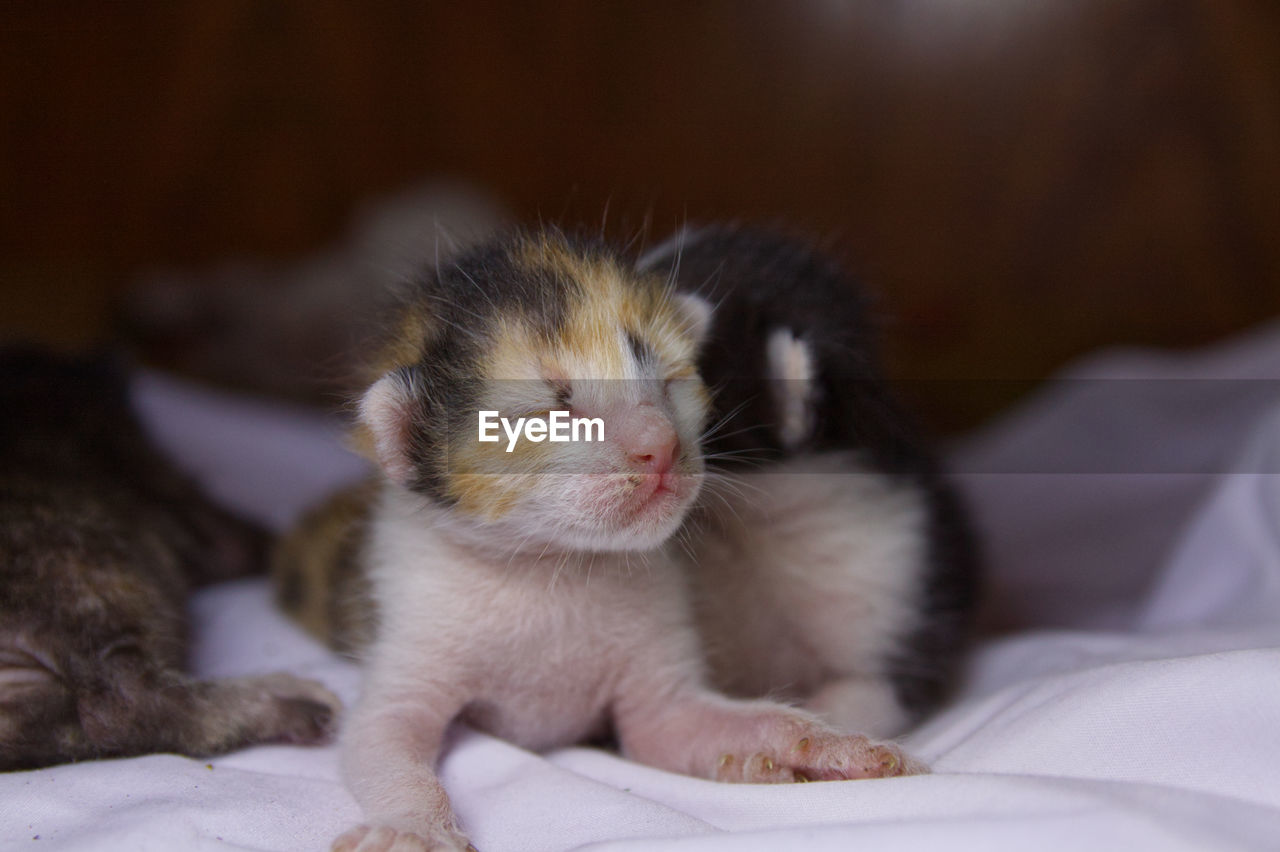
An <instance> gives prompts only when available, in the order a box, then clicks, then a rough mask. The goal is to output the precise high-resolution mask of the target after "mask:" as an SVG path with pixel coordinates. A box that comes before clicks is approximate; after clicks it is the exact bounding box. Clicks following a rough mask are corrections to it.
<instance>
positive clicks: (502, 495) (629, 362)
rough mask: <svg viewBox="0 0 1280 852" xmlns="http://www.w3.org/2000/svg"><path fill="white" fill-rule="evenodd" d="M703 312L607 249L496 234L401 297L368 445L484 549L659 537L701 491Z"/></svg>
mask: <svg viewBox="0 0 1280 852" xmlns="http://www.w3.org/2000/svg"><path fill="white" fill-rule="evenodd" d="M709 315H710V309H709V308H708V306H707V305H706V303H705V302H702V301H701V300H698V299H696V298H694V297H690V296H686V295H680V294H677V293H675V292H673V290H672V289H671V288H670V287H669V286H668V284H667V282H665V281H664V280H662V279H661V278H657V277H645V276H638V275H636V273H634V272H633V271H631V269H630V267H629V266H628V265H626V264H625V263H624V262H623V261H621V260H620V259H619V258H617V257H616V256H615V255H613V254H612V253H610V252H609V251H608V250H607V249H605V248H604V247H602V246H599V245H591V244H582V243H576V242H573V241H571V240H569V239H567V238H565V237H564V236H562V235H560V234H558V233H554V232H551V233H540V234H536V235H527V234H520V235H516V236H514V237H508V238H504V239H502V240H499V241H495V242H494V243H491V244H489V245H487V246H482V247H480V248H479V249H477V250H475V251H473V252H471V253H469V254H467V255H465V256H463V257H461V258H459V260H458V262H457V263H456V264H455V265H454V266H452V267H450V268H447V269H441V270H440V271H439V273H438V274H437V275H436V276H434V277H433V278H432V279H431V280H429V281H427V282H424V283H423V285H422V286H421V287H420V288H419V289H418V290H417V291H416V293H415V294H414V296H413V298H412V300H411V302H410V303H409V304H408V305H407V306H406V309H405V311H404V313H403V314H402V317H401V319H400V326H399V330H398V331H397V333H396V335H395V339H394V340H393V341H392V346H391V347H390V348H389V350H388V352H389V354H388V355H387V356H386V358H385V361H384V364H383V368H382V370H381V371H380V372H381V377H380V378H378V379H377V380H376V381H375V382H374V383H373V385H372V386H371V387H370V388H369V390H368V391H367V392H366V393H365V395H364V397H363V398H362V400H361V402H360V421H361V425H362V428H363V430H364V431H365V437H366V439H367V441H366V444H367V445H368V446H369V447H370V448H371V450H372V455H373V457H374V458H375V459H376V460H377V462H378V464H379V465H380V467H381V468H382V470H383V471H384V472H385V474H386V475H387V476H388V477H389V478H390V479H391V480H392V481H394V482H396V483H398V484H399V485H401V486H403V487H405V488H408V489H410V490H411V491H414V492H417V493H419V494H421V495H424V496H425V497H427V498H429V499H431V500H432V501H433V502H434V503H436V504H437V505H439V506H443V507H446V508H447V509H448V513H449V517H450V520H451V521H452V522H456V523H457V524H458V525H459V526H461V527H463V528H466V529H469V530H471V531H472V532H475V533H477V534H479V535H481V536H483V537H487V538H489V539H490V542H491V543H492V544H494V545H498V546H508V547H512V548H515V547H521V546H524V547H537V548H539V549H542V548H546V547H551V548H552V549H556V550H563V549H590V550H628V549H647V548H651V547H655V546H657V545H659V544H660V543H662V542H663V541H665V540H666V539H667V538H668V537H669V536H670V535H671V534H672V533H673V532H675V530H676V529H677V528H678V527H679V525H680V523H681V521H682V520H683V518H684V516H685V514H686V512H687V511H688V508H689V506H690V504H691V503H692V501H693V499H694V497H695V495H696V494H697V492H698V489H699V488H700V486H701V483H702V476H703V461H702V454H701V448H700V446H699V437H700V435H701V432H702V429H703V426H704V425H705V420H706V416H707V412H708V408H709V398H708V395H707V392H706V389H705V387H704V386H703V384H702V381H701V379H700V378H699V377H698V374H697V371H696V368H695V358H696V356H697V350H698V346H699V344H700V342H701V340H702V337H703V335H704V334H705V332H706V329H707V326H708V321H709ZM553 412H564V413H563V414H553ZM504 418H505V421H506V425H505V426H504V425H503V419H504ZM520 418H524V420H523V421H521V419H520ZM531 423H532V424H534V425H529V424H531ZM537 423H546V424H547V426H548V427H549V430H550V431H554V432H555V433H556V434H557V436H559V435H563V436H566V437H568V438H569V440H565V441H554V440H551V439H550V437H551V436H550V435H548V434H546V433H544V432H543V431H542V427H541V426H539V425H537ZM522 424H523V425H522ZM517 429H519V433H518V435H513V432H514V431H515V430H517ZM575 430H576V431H575ZM482 432H484V437H486V438H489V439H490V440H482ZM543 435H546V437H543ZM540 437H541V438H542V439H541V440H539V438H540ZM494 539H499V540H494ZM502 539H505V540H502ZM535 552H536V551H535Z"/></svg>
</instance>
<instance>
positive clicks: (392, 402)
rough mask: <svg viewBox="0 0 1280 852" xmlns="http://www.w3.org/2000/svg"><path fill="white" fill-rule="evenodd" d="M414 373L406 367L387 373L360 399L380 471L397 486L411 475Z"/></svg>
mask: <svg viewBox="0 0 1280 852" xmlns="http://www.w3.org/2000/svg"><path fill="white" fill-rule="evenodd" d="M414 400H415V394H414V387H413V374H412V372H410V370H409V369H408V368H403V369H399V370H394V371H392V372H390V373H387V374H386V375H385V376H383V377H382V378H380V379H378V381H376V382H374V383H373V386H372V387H370V388H369V389H368V390H367V391H365V393H364V396H363V397H361V398H360V407H359V412H360V414H359V417H360V423H361V424H362V425H363V426H364V427H365V428H366V429H368V430H369V434H370V436H371V437H372V438H373V454H374V457H375V459H376V460H377V462H378V464H379V465H380V466H381V467H382V470H383V471H384V472H385V473H386V474H387V476H389V477H390V478H391V479H392V480H394V481H395V482H397V483H399V484H400V485H407V484H408V483H409V481H410V480H411V479H412V478H413V461H412V459H411V457H410V442H411V441H412V438H413V406H414Z"/></svg>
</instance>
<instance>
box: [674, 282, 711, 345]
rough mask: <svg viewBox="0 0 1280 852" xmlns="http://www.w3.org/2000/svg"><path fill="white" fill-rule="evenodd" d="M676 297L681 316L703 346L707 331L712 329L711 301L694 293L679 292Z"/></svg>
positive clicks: (695, 338)
mask: <svg viewBox="0 0 1280 852" xmlns="http://www.w3.org/2000/svg"><path fill="white" fill-rule="evenodd" d="M675 298H676V307H677V308H678V309H679V311H680V316H681V317H682V318H683V319H684V321H685V324H686V327H687V328H688V329H689V330H690V332H691V333H692V334H693V337H694V340H696V341H697V343H698V345H699V346H701V345H702V343H703V341H705V340H706V339H707V333H708V332H709V331H711V319H712V316H711V312H712V308H711V303H710V302H708V301H707V300H706V299H704V298H702V297H701V296H695V295H693V294H692V293H677V294H676V297H675Z"/></svg>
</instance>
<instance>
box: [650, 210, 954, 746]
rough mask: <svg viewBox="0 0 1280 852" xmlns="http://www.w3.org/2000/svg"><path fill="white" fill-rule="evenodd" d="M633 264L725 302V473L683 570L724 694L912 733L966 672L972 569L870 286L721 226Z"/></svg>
mask: <svg viewBox="0 0 1280 852" xmlns="http://www.w3.org/2000/svg"><path fill="white" fill-rule="evenodd" d="M637 269H638V270H639V271H641V272H642V273H646V274H652V273H655V272H656V273H658V274H660V275H663V276H664V277H666V278H668V279H669V280H671V281H674V282H675V283H676V285H677V287H678V289H679V290H681V291H682V292H687V293H696V294H697V295H698V296H700V297H702V298H705V299H706V300H707V301H709V302H710V303H712V304H713V305H715V310H714V318H713V321H712V326H711V330H710V332H709V334H708V336H707V340H706V341H705V343H704V344H703V347H702V353H701V356H700V357H699V360H698V366H699V371H700V372H701V374H702V377H703V379H704V380H705V381H706V382H707V383H708V385H709V386H710V387H711V388H712V389H713V392H714V394H713V395H714V399H715V405H714V409H715V410H714V412H713V417H714V418H716V420H717V422H718V425H717V428H716V429H715V430H714V431H713V433H712V434H711V435H709V436H708V437H707V438H706V440H705V448H706V451H707V457H708V460H709V463H710V465H711V467H712V470H713V471H714V472H715V475H713V476H711V477H709V480H708V494H707V496H706V497H704V499H703V500H702V501H701V506H700V508H699V509H698V510H697V511H696V512H695V514H694V516H693V518H692V523H693V526H694V528H695V529H696V532H695V533H693V534H691V535H689V536H688V540H689V545H690V546H689V548H688V556H689V558H688V561H687V566H688V573H689V576H690V578H691V579H692V581H693V587H694V590H695V592H694V594H695V611H696V612H697V614H698V620H699V626H700V629H701V633H702V636H703V639H704V643H705V647H706V651H707V655H708V660H709V663H710V666H711V671H712V673H713V682H714V683H715V685H716V686H718V687H719V688H721V689H723V690H724V691H726V692H728V693H730V694H733V695H743V696H759V695H772V696H776V697H783V698H787V699H789V700H795V701H799V702H802V703H803V705H804V706H805V707H807V708H808V709H810V710H812V711H814V712H816V713H819V714H820V715H822V716H823V717H824V718H826V719H827V720H828V721H830V722H832V723H834V724H836V725H838V726H840V727H843V728H845V729H847V730H856V731H859V732H862V733H866V734H869V735H873V736H894V735H897V734H899V733H901V732H902V731H904V730H905V729H906V728H907V727H908V726H909V725H910V724H911V723H912V722H915V721H917V720H918V719H919V717H920V716H921V715H922V714H924V713H925V712H927V711H929V710H931V709H933V708H934V707H936V706H937V704H938V702H939V701H940V700H941V698H942V696H943V693H944V690H945V687H946V686H947V684H948V682H949V680H950V678H951V676H952V675H953V674H954V670H955V668H956V665H957V663H958V660H959V657H960V654H961V653H962V651H963V649H964V647H965V644H966V640H967V638H968V634H969V628H970V620H971V616H972V612H973V608H974V598H975V582H976V564H975V563H976V559H975V556H974V545H973V542H972V537H971V534H970V531H969V526H968V523H967V520H966V518H965V516H964V513H963V511H962V507H961V505H960V503H959V501H958V499H957V497H956V495H955V493H954V492H953V491H952V490H951V488H950V487H949V485H948V483H947V482H946V481H945V479H944V478H943V476H942V474H941V472H940V469H939V466H938V464H937V462H936V460H935V459H934V457H933V456H932V454H931V453H930V452H929V451H928V450H927V448H926V447H925V446H924V444H923V443H922V441H921V440H920V438H919V436H918V435H917V434H916V431H915V429H914V428H913V427H912V424H911V423H910V421H909V419H908V418H907V417H906V415H905V414H904V413H903V412H902V410H901V409H900V408H899V406H898V404H897V402H896V400H895V399H894V398H893V396H892V394H891V393H890V390H889V386H888V383H887V382H886V380H885V378H884V376H883V373H882V371H881V368H880V365H879V363H878V358H877V356H876V348H875V345H874V339H873V333H872V330H871V328H870V324H869V322H868V319H867V315H868V312H867V309H866V307H865V304H864V299H863V296H862V292H861V290H860V289H859V288H858V287H857V286H856V285H855V284H854V282H852V281H851V280H849V278H848V277H847V275H845V274H844V273H843V271H842V270H841V269H840V267H839V266H838V264H836V263H835V262H833V261H832V260H831V259H829V258H827V257H825V256H823V255H822V254H820V253H818V252H816V251H814V250H812V249H810V248H809V247H808V246H807V245H806V244H805V243H803V242H798V241H795V240H791V239H787V238H784V237H782V236H780V235H779V234H776V233H771V232H769V231H764V230H760V229H753V228H742V227H732V226H724V225H717V226H708V227H703V228H699V229H692V230H687V231H684V232H682V233H679V234H677V235H676V236H675V237H672V238H671V239H669V240H668V241H667V242H666V243H665V244H663V245H661V246H659V247H657V248H655V249H653V250H652V251H650V252H648V253H647V254H646V255H645V256H644V257H642V258H641V259H640V260H639V261H638V263H637Z"/></svg>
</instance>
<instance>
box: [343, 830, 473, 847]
mask: <svg viewBox="0 0 1280 852" xmlns="http://www.w3.org/2000/svg"><path fill="white" fill-rule="evenodd" d="M329 852H477V850H476V847H474V846H472V845H471V844H470V842H468V841H467V838H465V837H463V836H462V835H461V834H458V833H457V832H454V831H449V832H445V833H443V834H440V835H435V836H433V837H432V838H431V839H427V838H425V837H423V836H422V835H420V834H414V833H413V832H412V831H398V830H396V829H394V828H391V827H390V826H386V825H378V826H373V825H357V826H356V827H355V828H353V829H351V830H350V831H347V832H345V833H343V834H341V835H340V836H339V837H338V839H337V840H335V841H333V845H332V846H331V847H329Z"/></svg>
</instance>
